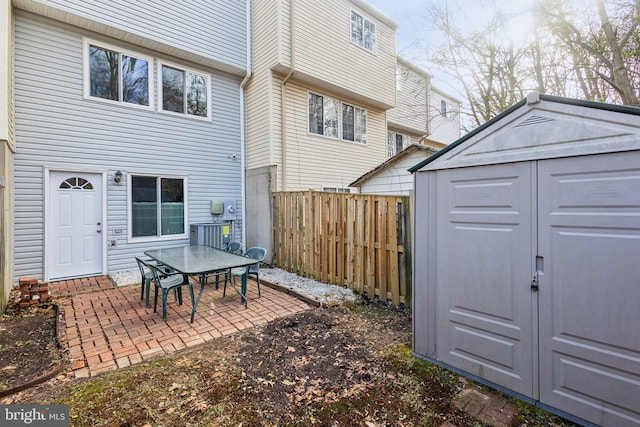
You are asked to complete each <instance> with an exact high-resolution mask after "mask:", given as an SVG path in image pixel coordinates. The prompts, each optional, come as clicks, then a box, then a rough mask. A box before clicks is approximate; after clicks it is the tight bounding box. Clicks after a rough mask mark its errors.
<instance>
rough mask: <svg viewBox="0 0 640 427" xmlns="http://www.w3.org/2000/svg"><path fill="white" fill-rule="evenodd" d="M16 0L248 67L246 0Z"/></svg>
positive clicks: (119, 34) (123, 35)
mask: <svg viewBox="0 0 640 427" xmlns="http://www.w3.org/2000/svg"><path fill="white" fill-rule="evenodd" d="M14 3H15V4H16V7H19V8H26V9H28V10H31V11H34V12H36V13H39V14H44V15H48V16H50V17H52V18H54V19H59V20H61V21H65V22H68V23H72V24H74V25H76V26H79V27H83V28H87V29H90V30H92V31H97V32H101V33H104V34H109V35H112V36H113V37H116V38H119V39H121V40H140V41H142V40H144V41H145V42H144V44H145V45H147V46H149V47H154V48H157V49H169V50H171V49H176V50H178V51H181V52H184V53H186V54H191V55H194V56H199V57H201V58H206V59H209V60H213V61H216V62H219V63H221V64H226V65H230V66H233V67H236V68H239V69H245V68H246V58H247V50H246V48H247V47H246V41H247V37H246V34H247V19H246V1H245V0H234V1H230V0H208V1H206V2H194V1H166V0H144V1H114V0H17V1H16V2H14ZM160 46H163V48H161V47H160ZM169 53H170V52H169Z"/></svg>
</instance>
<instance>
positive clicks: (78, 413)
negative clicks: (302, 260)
mask: <svg viewBox="0 0 640 427" xmlns="http://www.w3.org/2000/svg"><path fill="white" fill-rule="evenodd" d="M410 330H411V313H410V311H409V310H406V309H390V308H388V307H386V306H382V305H377V304H364V305H362V304H357V305H350V306H347V307H344V306H343V307H333V308H328V309H314V310H309V311H306V312H303V313H300V314H297V315H295V316H292V317H287V318H282V319H278V320H276V321H274V322H270V323H269V324H267V325H264V326H262V327H256V328H252V329H249V330H245V331H243V332H240V333H237V334H234V335H232V336H227V337H224V338H221V339H218V340H215V341H212V342H209V343H206V344H203V345H200V346H197V347H194V348H191V349H188V350H185V351H182V352H179V353H177V354H176V355H174V356H171V357H163V358H158V359H155V360H153V361H150V362H147V363H143V364H139V365H135V366H131V367H129V368H126V369H120V370H118V371H113V372H109V373H106V374H103V375H99V376H97V377H94V378H90V379H85V380H72V379H69V378H68V377H65V376H58V377H57V378H56V379H53V380H50V381H49V382H46V383H44V384H42V385H40V386H37V387H34V388H31V389H29V390H26V391H23V392H20V393H17V394H14V395H11V396H8V397H5V398H4V399H0V403H44V404H46V403H52V404H53V403H62V404H69V405H70V414H71V424H72V425H74V426H89V425H91V426H155V425H165V426H205V425H215V426H287V425H291V426H312V425H313V426H353V425H363V426H368V427H372V426H419V425H420V426H440V425H442V424H443V423H444V422H445V421H449V422H450V423H452V424H454V425H456V426H459V427H463V426H482V425H483V424H482V423H480V422H478V421H477V420H474V419H473V418H471V417H470V416H469V415H467V414H465V413H464V412H462V411H460V410H458V409H456V408H455V406H454V405H453V404H452V399H453V397H454V396H455V394H456V393H457V392H458V391H459V390H460V389H461V387H462V386H463V382H462V381H461V379H460V378H459V377H458V376H457V375H455V374H453V373H451V372H449V371H446V370H444V369H442V368H439V367H436V366H434V365H432V364H429V363H426V362H424V361H422V360H420V359H417V358H415V357H413V356H412V355H411V350H410V340H411V336H410ZM523 409H524V410H523V414H524V415H523V417H522V419H521V420H519V421H518V424H519V425H569V424H563V423H562V421H561V420H558V419H555V418H553V417H550V416H549V415H548V414H545V413H540V411H536V410H535V409H532V408H528V407H527V406H526V405H525V406H523Z"/></svg>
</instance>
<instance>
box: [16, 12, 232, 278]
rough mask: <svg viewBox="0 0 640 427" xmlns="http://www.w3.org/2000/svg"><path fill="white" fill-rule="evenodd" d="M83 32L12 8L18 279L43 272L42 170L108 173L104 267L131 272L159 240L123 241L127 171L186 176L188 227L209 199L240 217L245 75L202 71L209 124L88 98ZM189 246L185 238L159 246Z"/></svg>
mask: <svg viewBox="0 0 640 427" xmlns="http://www.w3.org/2000/svg"><path fill="white" fill-rule="evenodd" d="M133 4H134V7H135V5H137V4H138V3H133ZM88 35H89V34H88V32H86V31H83V30H81V29H79V28H77V27H73V26H70V25H66V24H61V23H59V22H55V21H52V20H50V19H48V18H44V17H41V16H37V15H34V14H31V13H28V12H25V11H22V10H16V21H15V109H16V126H15V136H16V154H15V162H14V164H15V175H14V176H15V217H16V220H15V237H14V245H15V251H14V256H15V277H19V276H31V277H34V278H41V277H42V275H43V269H42V266H43V248H44V213H45V211H46V206H45V205H44V202H43V200H44V192H43V191H44V190H43V188H44V170H45V168H49V169H52V170H82V171H91V172H94V171H95V172H106V173H107V177H108V178H107V181H106V183H107V185H106V187H105V194H106V200H107V202H108V203H107V204H106V207H105V210H106V218H107V221H106V224H105V227H104V230H103V232H104V233H107V241H108V242H111V241H114V242H115V246H111V244H109V246H108V247H107V248H106V252H107V271H108V272H109V273H112V272H117V271H121V270H128V269H133V268H135V263H134V259H133V257H134V256H135V255H140V254H141V253H142V252H144V251H145V250H147V249H151V248H154V247H157V244H158V243H157V241H156V242H155V243H154V242H148V243H139V242H130V241H129V239H128V237H127V236H128V234H129V230H128V227H129V225H128V220H127V203H128V202H127V186H128V181H129V180H130V178H131V176H132V175H140V174H142V175H156V176H174V177H187V178H188V184H189V185H188V188H187V189H186V191H187V194H186V200H187V203H188V211H187V215H188V218H187V223H188V224H193V223H203V222H210V221H211V213H210V207H209V204H210V201H211V200H229V199H233V200H236V206H237V211H236V212H237V218H238V219H240V218H242V210H243V206H242V189H241V177H240V173H241V165H240V162H239V161H238V160H233V159H232V158H230V156H231V155H232V154H236V158H240V154H241V152H240V137H241V125H240V114H239V112H240V108H241V104H240V82H241V78H240V77H238V76H234V75H231V74H228V73H224V72H220V71H216V70H213V69H207V70H206V71H207V72H208V73H209V74H210V75H211V93H212V94H213V99H212V104H213V105H215V108H213V109H211V121H205V120H185V119H184V118H183V117H182V116H178V115H170V114H159V113H158V112H154V111H151V110H147V109H141V108H128V107H127V108H125V107H123V106H122V105H121V104H119V103H113V102H87V101H86V99H84V97H83V83H82V76H83V55H82V50H83V49H82V47H83V37H86V36H88ZM91 36H92V37H95V34H91ZM106 41H107V42H109V43H111V44H115V43H114V41H113V40H111V39H108V40H106ZM119 44H120V43H118V45H119ZM122 45H123V46H122V47H123V48H127V49H129V50H134V51H140V52H141V53H142V54H144V55H147V56H152V57H156V58H159V59H161V60H165V59H166V60H168V59H171V58H165V57H164V55H162V54H159V53H158V52H154V51H147V50H146V49H136V48H135V47H132V46H130V45H127V44H124V43H122ZM172 62H173V61H172ZM154 99H155V97H154ZM117 170H121V171H122V172H123V178H122V183H121V184H120V185H117V184H115V183H114V182H113V174H114V173H115V171H117ZM233 229H234V230H235V231H234V232H235V235H234V236H233V238H234V239H239V238H240V237H241V231H242V224H241V221H240V220H238V221H236V222H235V223H234V228H233ZM188 243H189V239H188V237H186V238H181V239H176V240H172V241H171V242H165V243H163V245H166V246H171V245H175V246H180V245H185V244H188Z"/></svg>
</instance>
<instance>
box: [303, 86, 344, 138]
mask: <svg viewBox="0 0 640 427" xmlns="http://www.w3.org/2000/svg"><path fill="white" fill-rule="evenodd" d="M339 105H340V103H339V102H338V100H336V99H333V98H329V97H328V96H322V95H318V94H315V93H311V92H309V133H315V134H317V135H324V136H328V137H329V138H338V111H339V110H338V108H339Z"/></svg>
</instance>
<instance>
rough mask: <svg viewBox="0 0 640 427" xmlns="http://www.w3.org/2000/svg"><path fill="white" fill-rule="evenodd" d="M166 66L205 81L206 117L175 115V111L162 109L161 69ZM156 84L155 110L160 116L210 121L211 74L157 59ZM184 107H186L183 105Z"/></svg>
mask: <svg viewBox="0 0 640 427" xmlns="http://www.w3.org/2000/svg"><path fill="white" fill-rule="evenodd" d="M164 65H166V66H167V67H171V68H175V69H178V70H181V71H183V72H185V73H192V74H197V75H200V76H203V77H205V78H206V79H207V115H206V117H202V116H195V115H193V114H189V113H187V112H186V110H185V112H184V113H177V112H175V111H167V110H165V109H164V108H162V67H163V66H164ZM156 76H157V77H156V83H157V91H158V97H157V98H158V99H157V108H158V112H159V113H162V114H170V115H172V116H176V117H188V118H190V119H196V120H203V121H208V122H210V121H211V90H212V88H211V81H212V78H211V73H207V72H205V71H202V70H199V69H196V68H191V67H186V66H184V65H182V64H178V63H175V62H171V61H165V60H163V59H158V68H157V69H156ZM184 101H185V104H186V102H187V99H186V95H185V100H184ZM185 106H186V105H185Z"/></svg>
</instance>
